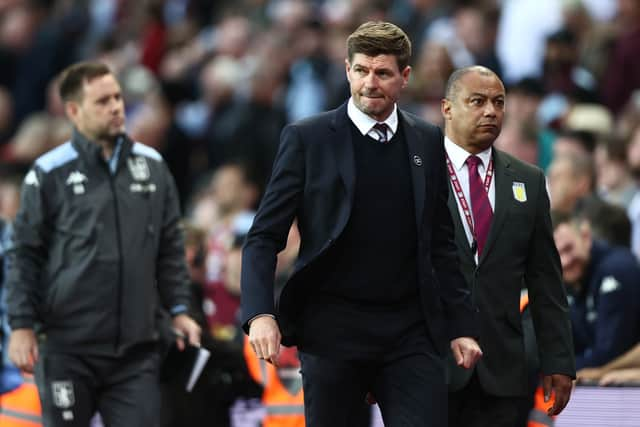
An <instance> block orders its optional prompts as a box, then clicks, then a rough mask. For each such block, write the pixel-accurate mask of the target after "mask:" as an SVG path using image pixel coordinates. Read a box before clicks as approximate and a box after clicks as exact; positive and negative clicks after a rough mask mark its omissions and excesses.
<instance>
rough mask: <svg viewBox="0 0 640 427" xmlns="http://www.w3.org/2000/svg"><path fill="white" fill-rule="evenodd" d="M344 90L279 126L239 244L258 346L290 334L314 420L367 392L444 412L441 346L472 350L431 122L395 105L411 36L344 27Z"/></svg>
mask: <svg viewBox="0 0 640 427" xmlns="http://www.w3.org/2000/svg"><path fill="white" fill-rule="evenodd" d="M347 50H348V58H347V60H346V61H345V62H346V73H347V79H348V80H349V83H350V87H351V95H352V96H351V98H350V99H349V101H348V102H347V103H345V104H344V105H342V106H341V107H339V108H338V109H337V110H334V111H329V112H327V113H323V114H320V115H318V116H315V117H312V118H309V119H306V120H303V121H301V122H298V123H295V124H293V125H290V126H287V127H286V128H285V129H284V130H283V132H282V136H281V143H280V149H279V152H278V155H277V158H276V161H275V165H274V169H273V174H272V177H271V180H270V183H269V185H268V187H267V190H266V192H265V196H264V199H263V201H262V204H261V206H260V208H259V210H258V213H257V214H256V218H255V220H254V223H253V226H252V228H251V230H250V231H249V235H248V237H247V242H246V244H245V247H244V253H243V266H242V311H243V321H244V327H245V330H246V331H248V333H249V338H250V342H251V345H252V346H253V349H254V350H255V352H256V355H257V356H258V357H259V358H263V359H266V360H269V361H270V362H272V363H277V355H278V349H279V346H280V343H281V341H282V343H283V344H285V345H291V344H296V345H297V346H298V349H299V354H300V359H301V362H302V367H301V369H302V375H303V386H304V394H305V418H306V423H307V426H309V427H342V426H344V427H351V426H353V425H355V422H354V421H353V416H354V414H355V413H358V411H359V409H360V407H361V405H362V404H363V401H364V399H365V395H366V394H367V392H369V391H370V392H371V393H372V394H373V395H374V396H375V398H376V400H377V401H378V403H379V405H380V408H381V410H382V416H383V418H384V421H385V425H387V426H388V427H389V426H390V427H394V426H444V425H446V418H447V416H446V411H444V410H443V407H445V406H446V397H447V392H446V384H445V377H444V361H443V357H444V356H445V354H446V353H447V352H448V351H449V350H448V349H447V342H448V341H450V345H451V349H452V351H453V353H454V354H455V357H456V360H457V362H458V363H459V364H460V365H462V366H464V367H466V368H469V367H471V366H473V365H474V364H475V362H476V361H477V359H478V358H479V357H480V355H481V351H480V349H479V348H478V346H477V343H476V341H475V340H474V339H473V338H471V337H473V336H475V334H476V329H475V322H474V313H473V310H472V308H471V301H470V295H469V290H468V289H467V287H466V284H465V283H464V279H463V277H462V276H461V274H460V271H459V267H458V260H457V257H456V247H455V243H454V241H453V224H452V220H451V214H450V213H449V210H448V209H447V204H446V203H447V196H448V185H447V177H446V169H445V167H444V158H445V157H444V149H443V145H442V134H441V132H440V130H439V129H438V128H436V127H434V126H432V125H429V124H427V123H424V122H423V121H421V120H419V119H418V118H416V117H415V116H413V115H411V114H408V113H405V112H403V111H401V110H399V109H398V108H397V107H396V101H397V99H398V97H399V94H400V92H401V90H402V88H404V87H405V86H406V85H407V82H408V79H409V74H410V71H411V68H410V67H409V66H408V63H409V57H410V53H411V44H410V42H409V39H408V38H407V36H406V34H405V33H404V32H403V31H402V30H401V29H399V28H398V27H396V26H395V25H393V24H388V23H382V22H369V23H365V24H363V25H362V26H360V27H359V28H358V29H357V30H356V31H355V32H354V33H353V34H351V35H350V36H349V38H348V41H347ZM294 218H297V219H298V227H299V230H300V236H301V247H300V254H299V258H298V260H297V262H296V265H295V270H294V273H293V275H292V277H291V279H290V280H289V282H288V283H287V284H286V285H285V287H284V289H283V291H282V293H281V295H280V298H279V304H278V305H277V308H276V307H275V305H274V297H273V278H274V269H275V263H276V254H277V253H278V252H279V251H280V250H282V249H283V248H284V246H285V241H286V237H287V233H288V231H289V226H290V224H291V222H292V221H293V219H294Z"/></svg>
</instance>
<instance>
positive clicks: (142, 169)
mask: <svg viewBox="0 0 640 427" xmlns="http://www.w3.org/2000/svg"><path fill="white" fill-rule="evenodd" d="M127 166H128V167H129V172H131V176H132V177H133V179H135V180H136V181H147V180H149V177H150V176H151V173H150V172H149V165H148V164H147V159H145V158H144V157H142V156H135V157H131V158H129V159H127Z"/></svg>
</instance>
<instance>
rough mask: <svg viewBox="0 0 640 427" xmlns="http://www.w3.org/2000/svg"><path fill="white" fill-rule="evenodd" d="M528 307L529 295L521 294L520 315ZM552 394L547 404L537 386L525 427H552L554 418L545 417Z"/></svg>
mask: <svg viewBox="0 0 640 427" xmlns="http://www.w3.org/2000/svg"><path fill="white" fill-rule="evenodd" d="M528 305H529V294H528V293H526V292H523V293H522V295H520V313H523V312H524V311H525V310H526V308H527V306H528ZM553 399H554V396H553V394H552V395H551V399H550V400H549V401H548V402H545V401H544V391H543V390H542V385H538V387H537V388H536V392H535V395H534V397H533V408H531V412H530V413H529V419H528V421H527V427H553V426H554V424H555V423H554V419H555V417H550V416H549V415H547V409H549V408H550V407H551V406H553Z"/></svg>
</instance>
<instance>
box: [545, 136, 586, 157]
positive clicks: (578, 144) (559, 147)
mask: <svg viewBox="0 0 640 427" xmlns="http://www.w3.org/2000/svg"><path fill="white" fill-rule="evenodd" d="M595 148H596V139H595V136H594V135H593V133H591V132H587V131H580V130H577V131H573V130H564V131H561V132H560V133H559V134H558V135H557V136H556V139H555V141H554V142H553V157H554V158H556V157H561V156H569V157H572V156H580V155H583V156H587V157H589V158H590V157H591V156H592V155H593V151H594V150H595Z"/></svg>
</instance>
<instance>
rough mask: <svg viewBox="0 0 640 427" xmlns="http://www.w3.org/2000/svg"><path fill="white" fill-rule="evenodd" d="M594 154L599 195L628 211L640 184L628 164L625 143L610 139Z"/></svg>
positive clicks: (604, 141) (613, 138) (619, 139)
mask: <svg viewBox="0 0 640 427" xmlns="http://www.w3.org/2000/svg"><path fill="white" fill-rule="evenodd" d="M594 154H595V156H594V159H595V167H596V176H597V180H598V181H597V189H598V194H599V195H600V196H601V197H602V198H603V199H604V200H605V201H607V202H609V203H612V204H614V205H618V206H621V207H623V208H624V209H625V211H626V210H627V209H628V208H629V205H630V204H631V200H632V199H633V198H634V197H635V195H636V194H637V193H638V183H637V182H636V181H635V180H634V178H633V175H632V173H631V167H630V166H629V164H628V162H627V145H626V143H625V141H624V140H622V139H621V138H616V137H612V136H611V137H608V138H606V139H604V140H602V142H601V143H599V144H598V146H597V147H596V150H595V153H594Z"/></svg>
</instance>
